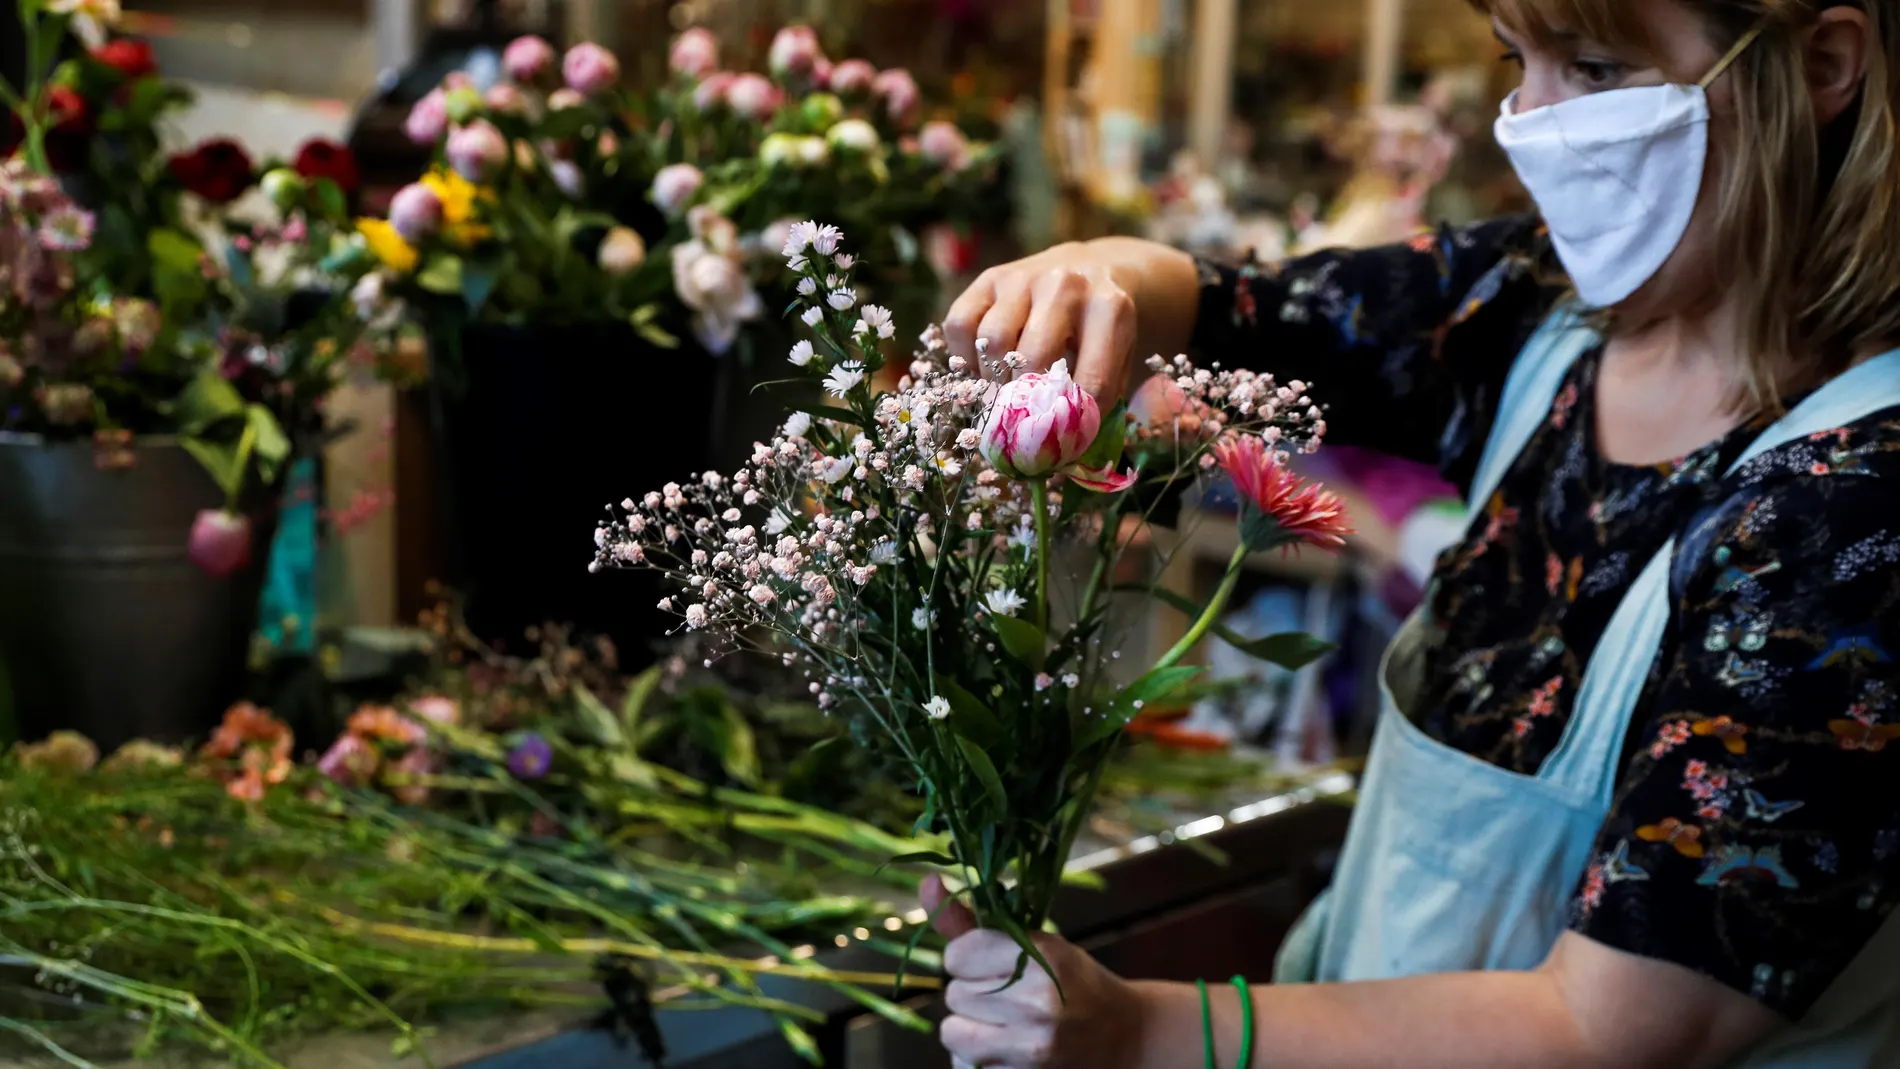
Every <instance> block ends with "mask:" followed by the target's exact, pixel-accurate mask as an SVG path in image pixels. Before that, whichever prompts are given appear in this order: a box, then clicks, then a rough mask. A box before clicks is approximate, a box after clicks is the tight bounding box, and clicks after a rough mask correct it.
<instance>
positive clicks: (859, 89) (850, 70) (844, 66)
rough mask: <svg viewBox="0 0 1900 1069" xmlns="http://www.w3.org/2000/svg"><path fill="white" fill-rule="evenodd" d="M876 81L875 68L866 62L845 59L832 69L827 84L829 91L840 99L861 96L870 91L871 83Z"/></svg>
mask: <svg viewBox="0 0 1900 1069" xmlns="http://www.w3.org/2000/svg"><path fill="white" fill-rule="evenodd" d="M876 79H877V68H876V67H873V66H871V64H870V62H869V61H868V60H862V59H847V60H845V61H844V62H843V63H840V64H838V65H837V66H836V67H834V68H832V71H831V80H830V82H829V83H827V84H829V85H830V86H831V91H832V92H834V93H836V94H838V95H839V96H841V97H854V96H862V95H864V94H865V93H868V92H870V91H871V83H872V82H874V81H875V80H876Z"/></svg>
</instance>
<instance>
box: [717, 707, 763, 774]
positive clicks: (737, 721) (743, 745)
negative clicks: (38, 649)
mask: <svg viewBox="0 0 1900 1069" xmlns="http://www.w3.org/2000/svg"><path fill="white" fill-rule="evenodd" d="M721 709H722V717H723V727H724V731H723V733H722V734H723V736H724V740H723V741H724V746H723V747H722V748H721V750H720V753H719V764H720V766H721V767H723V768H724V769H725V770H726V775H728V776H731V777H732V778H733V779H735V780H737V781H738V782H740V783H743V784H745V785H746V786H747V787H757V786H759V783H760V781H761V779H762V776H761V775H760V772H759V746H758V738H757V736H756V735H754V734H753V732H752V725H751V724H749V723H747V722H746V718H745V714H744V713H741V712H740V711H739V707H738V706H736V705H734V704H732V703H731V702H724V703H721Z"/></svg>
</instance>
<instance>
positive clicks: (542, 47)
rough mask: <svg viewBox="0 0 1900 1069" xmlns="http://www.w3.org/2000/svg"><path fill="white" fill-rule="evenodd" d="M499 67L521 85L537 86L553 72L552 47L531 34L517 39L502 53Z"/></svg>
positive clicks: (509, 43)
mask: <svg viewBox="0 0 1900 1069" xmlns="http://www.w3.org/2000/svg"><path fill="white" fill-rule="evenodd" d="M501 67H502V69H503V70H505V71H507V72H508V77H510V78H513V79H514V80H515V81H517V82H520V83H521V84H523V85H536V84H539V83H540V82H542V81H543V80H545V79H546V78H547V77H548V75H549V74H550V73H552V72H553V70H554V46H553V45H551V44H548V43H547V42H546V41H544V40H542V39H541V38H539V37H536V36H534V35H533V34H529V35H527V36H526V37H517V38H515V39H514V40H513V41H510V42H508V47H507V48H506V49H505V50H504V51H503V52H502V54H501Z"/></svg>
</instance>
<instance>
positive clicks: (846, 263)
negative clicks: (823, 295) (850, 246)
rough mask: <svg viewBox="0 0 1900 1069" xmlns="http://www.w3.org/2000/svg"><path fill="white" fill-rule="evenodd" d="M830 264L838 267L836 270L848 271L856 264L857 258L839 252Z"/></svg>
mask: <svg viewBox="0 0 1900 1069" xmlns="http://www.w3.org/2000/svg"><path fill="white" fill-rule="evenodd" d="M832 262H833V263H835V264H837V265H838V270H840V271H849V270H851V268H852V265H854V264H856V263H857V262H858V258H857V257H855V256H853V255H851V254H850V253H848V252H841V253H839V254H838V256H837V258H836V259H834V260H833V261H832Z"/></svg>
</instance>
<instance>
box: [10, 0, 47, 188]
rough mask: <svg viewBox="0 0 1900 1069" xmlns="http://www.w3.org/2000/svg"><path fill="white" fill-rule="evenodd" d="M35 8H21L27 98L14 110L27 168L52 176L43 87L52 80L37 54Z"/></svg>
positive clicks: (37, 37) (40, 56)
mask: <svg viewBox="0 0 1900 1069" xmlns="http://www.w3.org/2000/svg"><path fill="white" fill-rule="evenodd" d="M36 11H37V8H34V7H32V6H31V5H27V4H21V5H20V21H21V23H22V26H21V28H22V29H24V30H25V31H26V94H25V96H26V98H25V100H23V101H21V102H20V104H19V105H18V107H17V110H18V111H19V113H20V122H21V123H22V124H23V125H25V127H26V162H27V166H29V167H31V168H33V170H34V171H35V172H37V173H39V174H43V175H49V176H50V175H51V174H52V173H53V164H52V161H50V160H48V159H47V158H46V108H45V106H44V105H45V97H46V85H47V83H48V82H50V81H51V79H50V78H48V77H47V76H46V57H45V56H43V55H41V54H40V43H41V40H42V34H41V33H40V20H39V17H38V15H37V14H36V13H35V12H36Z"/></svg>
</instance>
